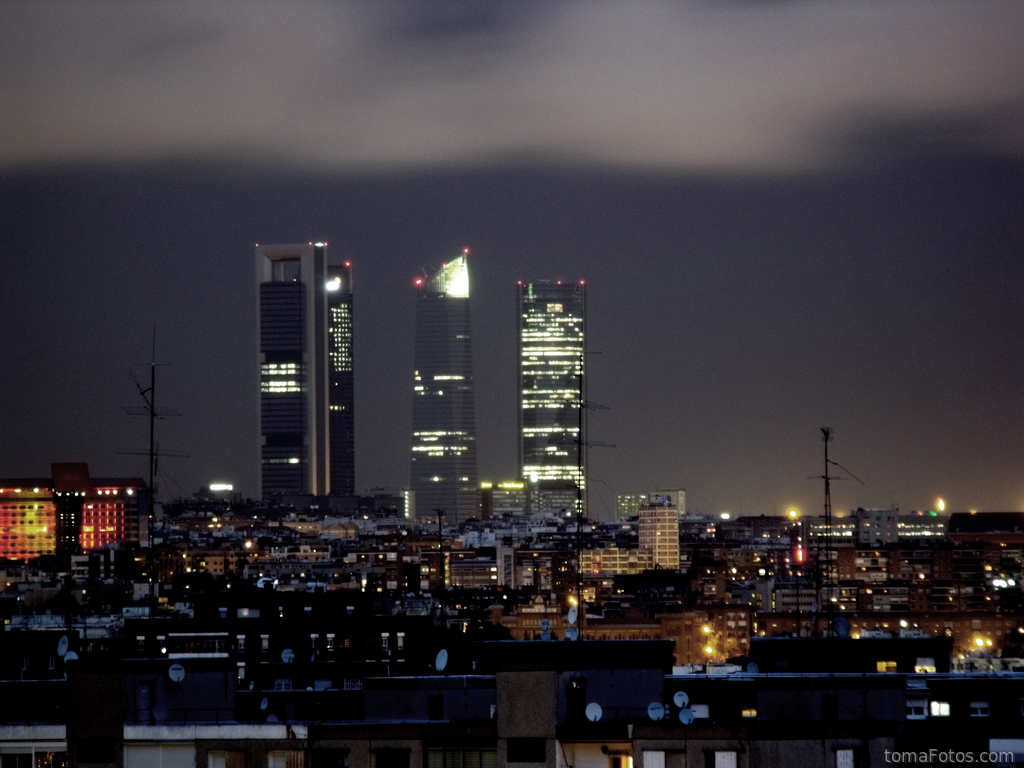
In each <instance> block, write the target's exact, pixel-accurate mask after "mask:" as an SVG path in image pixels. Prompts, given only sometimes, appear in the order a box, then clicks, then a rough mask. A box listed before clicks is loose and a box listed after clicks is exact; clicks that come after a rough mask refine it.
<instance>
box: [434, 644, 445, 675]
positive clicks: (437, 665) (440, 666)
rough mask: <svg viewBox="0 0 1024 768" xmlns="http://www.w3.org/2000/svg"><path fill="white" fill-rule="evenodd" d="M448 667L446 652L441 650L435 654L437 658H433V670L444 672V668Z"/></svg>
mask: <svg viewBox="0 0 1024 768" xmlns="http://www.w3.org/2000/svg"><path fill="white" fill-rule="evenodd" d="M447 666H448V651H446V650H445V649H444V648H442V649H441V650H440V651H438V652H437V656H435V657H434V669H436V670H437V671H438V672H444V668H445V667H447Z"/></svg>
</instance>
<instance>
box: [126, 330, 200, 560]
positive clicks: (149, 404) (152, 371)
mask: <svg viewBox="0 0 1024 768" xmlns="http://www.w3.org/2000/svg"><path fill="white" fill-rule="evenodd" d="M142 365H146V366H148V367H149V386H148V387H146V388H145V389H143V387H142V383H141V382H140V381H139V379H138V377H137V376H136V375H135V372H134V371H133V370H132V369H129V370H128V375H129V376H131V377H132V381H133V382H134V383H135V387H136V389H138V390H139V395H141V396H142V400H143V401H144V402H145V405H142V406H134V407H126V408H124V411H125V413H127V414H128V415H129V416H146V417H148V418H149V448H148V449H147V450H143V451H122V453H123V454H125V455H131V456H148V457H149V499H148V500H147V506H148V508H147V510H146V541H147V542H148V544H149V547H150V548H151V549H152V547H153V518H154V510H155V505H156V488H155V486H154V484H155V482H156V474H157V459H158V458H159V456H161V455H163V456H168V457H175V458H187V457H188V454H186V453H182V452H181V451H164V452H163V453H160V452H159V451H158V450H157V444H156V420H157V419H163V418H165V417H167V416H178V415H180V414H179V413H178V412H177V411H173V410H170V409H166V410H162V411H158V410H157V408H156V367H157V362H156V323H153V341H152V346H151V349H150V361H149V362H148V363H143V364H142ZM135 367H141V366H135Z"/></svg>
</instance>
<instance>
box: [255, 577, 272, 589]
mask: <svg viewBox="0 0 1024 768" xmlns="http://www.w3.org/2000/svg"><path fill="white" fill-rule="evenodd" d="M256 588H257V589H275V588H276V585H275V584H274V580H273V579H271V578H270V577H268V576H264V577H263V578H262V579H260V580H259V581H257V582H256Z"/></svg>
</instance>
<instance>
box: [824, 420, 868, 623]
mask: <svg viewBox="0 0 1024 768" xmlns="http://www.w3.org/2000/svg"><path fill="white" fill-rule="evenodd" d="M821 441H822V442H823V443H824V444H825V473H824V474H823V475H822V476H821V479H822V480H824V481H825V547H824V549H825V551H824V556H825V557H824V560H825V564H824V566H822V558H821V556H820V555H821V549H822V547H821V537H820V536H819V537H818V547H817V548H818V554H819V557H818V567H817V578H818V595H819V599H821V600H823V601H824V603H825V616H826V629H825V631H826V634H827V636H828V637H832V636H833V632H834V631H835V628H834V627H833V614H834V613H835V606H834V604H833V601H832V597H833V595H832V592H833V587H834V584H833V578H832V577H833V568H832V533H833V530H832V481H833V480H842V478H841V477H834V476H833V475H832V474H830V468H831V467H839V468H840V469H841V470H843V471H844V472H845V473H846V474H848V475H849V476H850V477H852V478H853V479H854V480H856V481H857V482H858V483H860V484H861V485H864V481H863V480H861V479H860V478H859V477H857V476H856V475H855V474H853V472H851V471H850V470H848V469H847V468H846V467H844V466H843V465H842V464H840V463H839V462H837V461H832V460H831V459H829V457H828V444H829V443H830V442H832V427H821Z"/></svg>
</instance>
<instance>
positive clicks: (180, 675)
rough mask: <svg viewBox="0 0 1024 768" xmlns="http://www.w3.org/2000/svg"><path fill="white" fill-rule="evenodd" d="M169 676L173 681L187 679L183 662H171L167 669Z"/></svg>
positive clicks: (177, 681)
mask: <svg viewBox="0 0 1024 768" xmlns="http://www.w3.org/2000/svg"><path fill="white" fill-rule="evenodd" d="M167 677H169V678H170V679H171V682H172V683H180V682H181V681H182V680H184V679H185V668H184V667H183V666H181V664H171V666H170V667H169V668H168V670H167Z"/></svg>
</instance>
